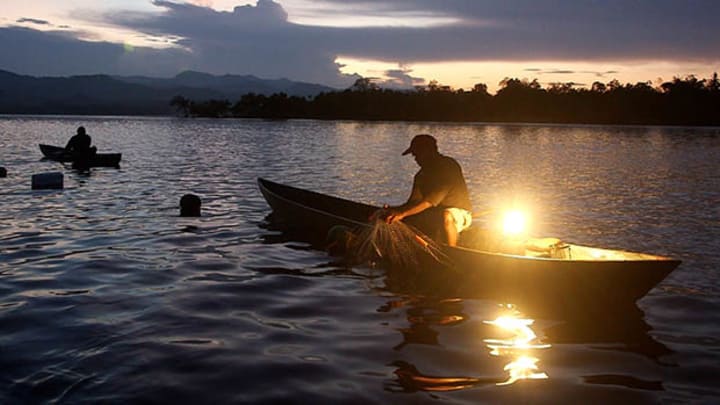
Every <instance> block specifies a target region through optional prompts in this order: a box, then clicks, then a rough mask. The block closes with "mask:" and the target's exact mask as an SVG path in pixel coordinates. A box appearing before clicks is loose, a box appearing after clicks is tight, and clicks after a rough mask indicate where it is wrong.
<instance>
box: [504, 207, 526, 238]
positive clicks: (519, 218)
mask: <svg viewBox="0 0 720 405" xmlns="http://www.w3.org/2000/svg"><path fill="white" fill-rule="evenodd" d="M526 222H527V220H526V217H525V214H523V213H522V212H520V211H508V212H507V213H505V217H504V218H503V233H504V234H505V235H508V236H518V235H521V234H523V233H524V232H525V230H526Z"/></svg>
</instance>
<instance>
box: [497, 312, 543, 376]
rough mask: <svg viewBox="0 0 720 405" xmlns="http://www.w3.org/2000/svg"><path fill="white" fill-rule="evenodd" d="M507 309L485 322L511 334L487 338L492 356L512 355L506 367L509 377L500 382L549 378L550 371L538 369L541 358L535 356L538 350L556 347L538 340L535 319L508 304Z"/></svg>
mask: <svg viewBox="0 0 720 405" xmlns="http://www.w3.org/2000/svg"><path fill="white" fill-rule="evenodd" d="M505 312H507V313H506V314H502V315H500V316H498V317H497V318H495V319H494V320H492V321H484V322H485V323H487V324H489V325H493V326H496V327H498V328H500V329H502V330H504V331H506V332H508V333H510V334H511V336H510V337H509V338H505V339H484V340H483V341H484V342H485V343H486V344H487V347H488V348H489V349H490V354H491V355H493V356H502V357H509V358H510V360H511V361H510V362H509V363H508V364H506V365H505V367H504V368H503V370H505V371H507V372H508V374H509V378H508V379H507V380H506V381H504V382H501V383H498V384H497V385H510V384H513V383H515V382H516V381H518V380H526V379H533V380H541V379H547V378H548V375H547V374H545V373H544V372H541V371H538V366H537V363H538V361H540V359H539V358H537V357H535V353H537V352H538V351H539V350H540V349H548V348H550V347H552V346H551V345H549V344H540V343H537V334H536V333H535V332H534V331H533V330H532V328H531V327H530V326H531V325H532V324H533V323H534V322H535V321H534V320H533V319H526V318H522V314H521V313H520V312H519V311H517V310H516V309H514V308H513V307H512V306H507V307H506V310H505Z"/></svg>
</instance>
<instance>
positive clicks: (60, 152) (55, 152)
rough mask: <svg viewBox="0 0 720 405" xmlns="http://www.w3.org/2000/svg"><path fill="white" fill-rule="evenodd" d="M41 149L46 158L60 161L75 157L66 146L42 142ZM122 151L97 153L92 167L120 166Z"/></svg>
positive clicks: (71, 159) (92, 160)
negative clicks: (66, 149) (66, 150)
mask: <svg viewBox="0 0 720 405" xmlns="http://www.w3.org/2000/svg"><path fill="white" fill-rule="evenodd" d="M39 146H40V151H41V152H42V154H43V156H45V158H47V159H50V160H55V161H58V162H72V161H73V158H72V156H70V155H69V154H68V153H67V152H65V148H61V147H59V146H52V145H44V144H42V143H41V144H40V145H39ZM121 159H122V153H96V154H95V155H93V156H92V157H91V158H90V162H89V164H90V167H120V160H121Z"/></svg>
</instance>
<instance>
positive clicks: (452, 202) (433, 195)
mask: <svg viewBox="0 0 720 405" xmlns="http://www.w3.org/2000/svg"><path fill="white" fill-rule="evenodd" d="M410 200H411V201H423V200H424V201H427V202H429V203H431V204H432V205H433V206H434V207H442V208H450V207H455V208H462V209H465V210H468V211H471V212H472V204H471V203H470V195H469V193H468V189H467V185H466V184H465V178H464V177H463V173H462V168H460V165H459V164H458V162H457V161H456V160H455V159H453V158H451V157H448V156H445V155H439V157H438V159H437V160H436V161H435V162H433V163H432V164H430V165H428V166H427V167H423V168H421V169H420V171H418V172H417V174H415V180H414V182H413V190H412V194H411V196H410Z"/></svg>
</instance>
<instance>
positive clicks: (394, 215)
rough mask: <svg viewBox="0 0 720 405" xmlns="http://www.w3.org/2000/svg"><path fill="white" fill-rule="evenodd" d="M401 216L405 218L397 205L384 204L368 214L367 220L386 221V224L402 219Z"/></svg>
mask: <svg viewBox="0 0 720 405" xmlns="http://www.w3.org/2000/svg"><path fill="white" fill-rule="evenodd" d="M403 218H405V215H404V214H403V211H402V210H400V209H399V208H398V207H390V206H389V205H387V204H385V205H383V207H382V208H380V209H378V210H376V211H375V212H373V213H372V215H370V218H369V220H370V222H373V221H377V220H381V221H385V222H387V223H388V224H392V223H394V222H397V221H400V220H402V219H403Z"/></svg>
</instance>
